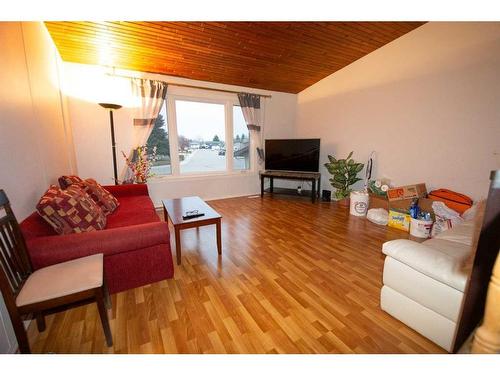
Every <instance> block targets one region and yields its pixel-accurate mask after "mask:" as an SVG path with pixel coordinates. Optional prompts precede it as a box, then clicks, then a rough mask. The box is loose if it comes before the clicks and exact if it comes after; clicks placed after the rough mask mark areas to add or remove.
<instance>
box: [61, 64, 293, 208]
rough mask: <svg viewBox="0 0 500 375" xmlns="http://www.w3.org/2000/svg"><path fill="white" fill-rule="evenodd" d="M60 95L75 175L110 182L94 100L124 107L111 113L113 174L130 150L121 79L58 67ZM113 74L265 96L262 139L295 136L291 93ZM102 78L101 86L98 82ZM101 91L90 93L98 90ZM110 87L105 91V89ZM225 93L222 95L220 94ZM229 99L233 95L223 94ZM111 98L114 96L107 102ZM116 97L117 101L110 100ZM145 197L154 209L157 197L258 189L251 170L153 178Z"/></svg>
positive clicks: (105, 121)
mask: <svg viewBox="0 0 500 375" xmlns="http://www.w3.org/2000/svg"><path fill="white" fill-rule="evenodd" d="M64 70H65V72H66V73H65V77H66V79H65V86H66V87H65V92H66V93H67V96H68V100H69V112H70V118H71V124H72V127H73V134H74V141H75V152H76V159H77V165H78V171H79V174H80V176H81V177H84V178H87V177H94V178H95V179H96V180H97V181H99V182H100V183H103V184H111V183H112V174H113V170H112V165H113V164H112V153H111V138H110V137H111V136H110V130H109V115H108V112H107V111H106V110H104V109H103V108H101V107H99V106H98V105H97V104H96V103H98V102H99V101H110V100H111V101H113V102H117V103H120V104H124V107H123V108H122V109H120V110H118V111H115V112H114V120H115V133H116V142H117V157H118V170H119V174H120V171H123V169H124V168H125V164H124V161H123V158H122V156H121V152H120V151H121V150H124V151H125V152H126V153H127V152H128V151H129V150H130V149H131V148H132V146H133V138H134V136H133V135H134V129H133V125H132V123H133V115H134V109H133V104H131V101H130V98H128V97H127V95H124V92H125V91H127V90H128V87H125V85H128V81H127V80H126V79H123V80H120V79H119V78H118V79H115V80H114V82H110V81H111V80H110V78H109V76H107V75H106V74H105V71H104V70H103V69H102V68H100V67H97V66H88V65H81V64H74V63H64ZM115 73H116V74H117V75H125V76H141V77H146V78H150V79H159V80H163V81H167V82H172V83H180V84H188V85H196V86H203V87H209V88H217V89H228V90H239V91H248V92H256V93H260V94H271V95H272V98H271V99H265V127H264V138H289V137H293V136H294V134H295V114H296V98H297V96H296V95H295V94H286V93H280V92H270V91H264V90H256V89H250V88H245V87H238V86H231V85H223V84H216V83H210V82H202V81H194V80H188V79H182V78H177V77H170V76H164V75H159V74H148V73H139V72H133V71H124V70H117V71H115ZM103 79H104V80H107V81H108V82H106V83H105V84H104V85H103V84H102V80H103ZM104 86H106V87H108V88H107V89H102V90H99V89H96V88H99V87H104ZM109 87H111V89H109ZM196 91H198V94H199V90H193V89H185V88H184V89H180V88H178V87H175V86H171V87H170V88H169V93H175V92H177V93H181V92H182V94H183V95H189V94H194V93H196ZM202 94H207V95H210V96H214V95H218V96H220V95H224V94H219V93H214V92H207V91H204V92H203V93H202ZM226 95H227V94H226ZM229 95H231V97H233V96H235V95H234V94H229ZM113 96H115V98H112V97H113ZM116 96H118V97H116ZM148 186H149V190H150V195H151V198H152V199H153V201H154V202H155V205H156V206H161V199H165V198H175V197H180V196H187V195H199V196H201V197H202V198H204V199H216V198H225V197H231V196H244V195H252V194H256V193H258V192H259V191H260V185H259V178H258V174H257V172H256V171H254V172H253V173H235V174H232V175H213V176H190V177H187V176H182V177H175V176H166V177H157V178H153V179H151V180H150V181H149V182H148Z"/></svg>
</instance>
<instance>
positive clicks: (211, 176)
mask: <svg viewBox="0 0 500 375" xmlns="http://www.w3.org/2000/svg"><path fill="white" fill-rule="evenodd" d="M258 175H259V173H258V172H256V171H252V170H247V171H234V172H212V173H203V174H200V173H193V174H182V175H175V176H174V175H165V176H154V177H151V178H150V179H149V180H148V184H156V183H161V182H165V181H177V180H207V179H219V178H235V177H252V176H258Z"/></svg>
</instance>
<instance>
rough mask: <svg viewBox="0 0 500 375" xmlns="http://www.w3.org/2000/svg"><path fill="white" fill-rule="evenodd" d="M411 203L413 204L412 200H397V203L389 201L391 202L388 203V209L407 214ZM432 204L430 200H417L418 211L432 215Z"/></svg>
mask: <svg viewBox="0 0 500 375" xmlns="http://www.w3.org/2000/svg"><path fill="white" fill-rule="evenodd" d="M411 202H413V199H403V200H399V201H391V202H388V203H389V209H390V210H396V211H400V212H409V211H410V206H411ZM432 202H434V201H433V200H432V199H428V198H419V199H418V206H419V207H420V211H424V212H430V213H431V214H433V213H434V210H433V209H432Z"/></svg>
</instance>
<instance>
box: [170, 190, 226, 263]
mask: <svg viewBox="0 0 500 375" xmlns="http://www.w3.org/2000/svg"><path fill="white" fill-rule="evenodd" d="M162 203H163V212H164V214H165V221H166V220H170V222H171V223H172V225H173V226H174V230H175V253H176V258H177V264H179V265H180V264H181V233H180V232H181V230H182V229H188V228H196V227H202V226H204V225H212V224H215V226H216V233H217V252H218V253H219V255H220V254H222V242H221V218H222V216H221V215H219V214H218V213H217V211H215V210H214V209H213V208H212V207H210V206H209V205H208V204H207V203H206V202H205V201H204V200H203V199H201V198H200V197H184V198H176V199H164V200H162ZM193 210H198V212H199V213H204V214H205V215H204V216H200V217H196V218H194V219H187V220H184V219H183V218H182V216H183V215H185V214H186V212H187V211H193Z"/></svg>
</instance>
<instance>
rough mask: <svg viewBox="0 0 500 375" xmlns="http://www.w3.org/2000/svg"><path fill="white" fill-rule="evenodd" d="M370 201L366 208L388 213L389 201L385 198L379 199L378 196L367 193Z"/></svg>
mask: <svg viewBox="0 0 500 375" xmlns="http://www.w3.org/2000/svg"><path fill="white" fill-rule="evenodd" d="M369 195H370V201H369V203H368V208H369V209H370V208H383V209H384V210H387V211H389V200H388V199H387V197H381V196H380V195H377V194H373V193H369Z"/></svg>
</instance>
